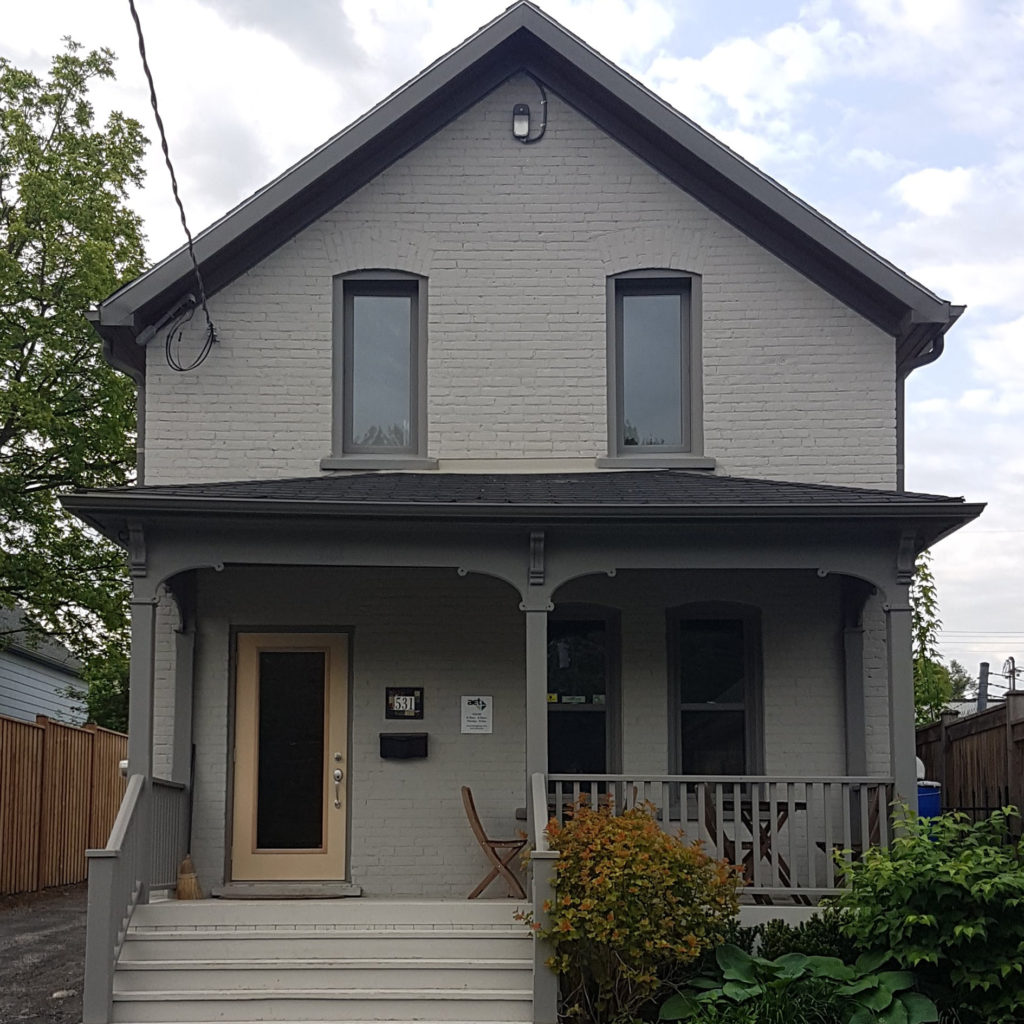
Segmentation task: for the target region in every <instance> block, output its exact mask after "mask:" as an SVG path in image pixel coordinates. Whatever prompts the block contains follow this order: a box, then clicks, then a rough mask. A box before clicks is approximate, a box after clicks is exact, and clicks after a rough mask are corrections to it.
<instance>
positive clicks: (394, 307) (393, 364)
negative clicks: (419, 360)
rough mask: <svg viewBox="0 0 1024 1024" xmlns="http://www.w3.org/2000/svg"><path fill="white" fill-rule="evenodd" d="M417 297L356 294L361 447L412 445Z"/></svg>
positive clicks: (354, 360)
mask: <svg viewBox="0 0 1024 1024" xmlns="http://www.w3.org/2000/svg"><path fill="white" fill-rule="evenodd" d="M413 306H414V303H413V297H412V296H411V295H394V294H392V295H374V294H367V295H363V294H354V295H352V297H351V308H352V312H351V325H352V326H351V331H352V337H351V350H350V351H351V355H350V359H351V366H350V370H349V372H350V373H351V377H352V380H351V396H352V397H351V403H352V422H351V431H352V433H351V443H352V444H353V445H354V446H355V447H359V448H409V447H410V446H411V444H412V431H411V425H410V424H411V418H412V417H411V408H410V405H411V395H412V391H411V388H412V366H411V362H412V331H413V312H414V311H413Z"/></svg>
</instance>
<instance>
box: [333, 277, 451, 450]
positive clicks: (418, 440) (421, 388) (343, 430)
mask: <svg viewBox="0 0 1024 1024" xmlns="http://www.w3.org/2000/svg"><path fill="white" fill-rule="evenodd" d="M360 295H384V296H388V295H394V296H408V297H409V298H411V299H412V308H411V312H410V338H409V444H408V445H403V446H401V447H397V446H390V445H359V444H356V443H355V442H354V441H353V438H352V414H353V407H354V403H353V387H354V385H355V380H354V376H353V373H352V370H351V368H352V367H353V365H354V361H353V345H354V341H355V338H354V331H353V308H354V300H355V298H356V297H358V296H360ZM332 357H333V369H332V379H331V394H332V402H333V407H332V412H331V454H330V456H328V457H327V458H324V459H322V460H321V462H320V468H321V469H351V468H356V467H358V468H363V469H372V468H378V467H379V468H391V469H411V468H417V469H421V468H436V466H437V462H436V460H433V459H428V458H427V457H426V445H427V279H426V278H425V277H423V276H422V275H420V274H413V273H408V272H406V271H401V270H360V271H353V272H350V273H346V274H339V275H337V276H336V277H335V278H334V280H333V295H332Z"/></svg>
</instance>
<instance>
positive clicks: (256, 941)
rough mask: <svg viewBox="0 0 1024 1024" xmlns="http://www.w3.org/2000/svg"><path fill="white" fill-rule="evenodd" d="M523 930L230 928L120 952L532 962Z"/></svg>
mask: <svg viewBox="0 0 1024 1024" xmlns="http://www.w3.org/2000/svg"><path fill="white" fill-rule="evenodd" d="M532 943H533V940H532V938H531V936H530V933H529V931H528V930H527V929H525V928H523V927H521V926H518V927H500V928H491V929H471V928H459V929H456V928H451V929H434V930H430V931H425V930H423V929H403V928H393V929H389V930H387V931H381V930H378V929H355V928H353V929H320V930H317V929H315V928H294V929H290V930H285V929H280V928H259V929H256V928H253V929H249V930H238V929H236V928H224V929H218V928H203V929H184V928H182V929H166V930H160V931H151V932H140V931H135V930H132V931H129V933H128V937H127V939H126V940H125V943H124V947H123V949H122V952H121V959H122V960H124V961H139V960H194V961H205V960H245V959H249V958H253V959H260V960H270V959H275V958H280V957H282V955H284V950H285V949H287V956H288V957H289V958H297V959H300V960H309V959H321V958H327V959H337V960H344V959H359V958H374V959H382V958H385V957H388V958H390V957H398V958H401V959H413V958H428V959H429V958H435V959H464V960H471V959H475V958H480V957H482V958H484V959H494V958H498V957H513V958H520V957H529V956H532V948H533V946H532Z"/></svg>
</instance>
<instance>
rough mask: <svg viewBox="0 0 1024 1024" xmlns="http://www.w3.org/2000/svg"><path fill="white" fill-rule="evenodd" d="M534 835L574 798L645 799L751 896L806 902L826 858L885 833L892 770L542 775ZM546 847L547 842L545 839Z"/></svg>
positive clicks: (822, 886) (828, 863) (853, 854)
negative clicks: (740, 880)
mask: <svg viewBox="0 0 1024 1024" xmlns="http://www.w3.org/2000/svg"><path fill="white" fill-rule="evenodd" d="M543 778H544V786H543V793H544V799H543V800H540V799H538V797H535V800H534V816H535V826H534V827H535V829H536V835H538V836H540V835H541V834H542V833H543V829H544V828H545V827H546V824H547V819H548V818H549V817H554V818H555V819H556V820H558V821H559V822H563V821H564V820H565V818H566V816H567V815H571V813H572V808H573V806H574V805H577V804H579V802H580V801H581V800H583V801H586V802H587V803H588V804H590V805H591V806H599V805H607V806H609V807H610V808H611V809H612V811H613V812H614V813H616V814H619V813H621V812H622V811H624V810H626V809H628V808H631V807H636V806H638V805H641V804H644V803H647V804H649V805H651V806H652V808H653V811H654V814H655V815H656V817H657V818H658V820H659V821H660V822H661V825H662V827H663V828H665V829H666V830H671V831H673V832H675V831H680V830H681V831H682V833H683V834H684V836H686V837H687V838H689V839H691V840H698V839H699V840H701V841H702V842H703V843H704V846H705V849H707V851H708V852H709V853H712V854H714V856H716V857H719V858H721V857H724V858H726V859H728V860H730V861H731V862H732V863H734V864H736V865H738V866H740V867H741V868H742V870H743V874H744V878H745V880H746V883H747V884H746V888H745V889H744V892H745V893H747V894H749V895H751V896H753V897H754V898H755V899H756V900H757V901H758V902H770V901H772V900H774V899H777V898H782V899H786V900H790V899H794V900H795V901H796V902H811V901H813V900H816V898H818V897H820V896H823V895H826V894H828V893H832V892H835V891H836V890H837V887H838V884H839V881H840V879H839V878H838V872H837V868H836V863H835V859H834V856H835V854H837V853H838V854H839V855H840V857H843V858H845V859H846V860H848V861H850V860H853V859H855V858H857V857H859V856H860V855H861V854H862V852H863V851H864V849H865V848H867V847H868V846H882V847H885V846H888V845H889V840H890V837H891V836H892V821H891V814H890V808H889V803H890V800H891V799H892V784H893V780H892V779H890V778H880V777H875V776H872V777H859V778H851V777H848V776H840V777H835V778H815V779H810V778H806V777H797V776H769V775H723V776H706V775H705V776H683V775H644V776H637V775H547V776H546V777H543ZM545 845H546V844H545Z"/></svg>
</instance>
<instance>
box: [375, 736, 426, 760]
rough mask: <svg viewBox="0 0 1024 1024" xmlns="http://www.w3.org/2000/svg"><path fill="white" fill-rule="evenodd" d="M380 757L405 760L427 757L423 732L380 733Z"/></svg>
mask: <svg viewBox="0 0 1024 1024" xmlns="http://www.w3.org/2000/svg"><path fill="white" fill-rule="evenodd" d="M380 756H381V757H383V758H387V759H397V760H407V759H408V758H411V757H426V756H427V734H426V733H425V732H382V733H381V734H380Z"/></svg>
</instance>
